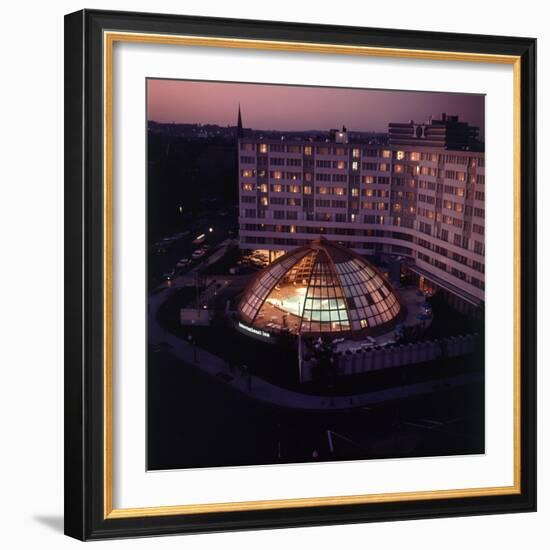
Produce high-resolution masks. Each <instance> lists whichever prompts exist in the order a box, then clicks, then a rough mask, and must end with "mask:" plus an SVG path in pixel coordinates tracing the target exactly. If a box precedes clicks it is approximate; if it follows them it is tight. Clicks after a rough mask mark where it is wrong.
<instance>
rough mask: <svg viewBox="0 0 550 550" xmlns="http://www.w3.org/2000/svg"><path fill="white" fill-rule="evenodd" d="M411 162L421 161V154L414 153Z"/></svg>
mask: <svg viewBox="0 0 550 550" xmlns="http://www.w3.org/2000/svg"><path fill="white" fill-rule="evenodd" d="M411 160H420V153H418V152H417V151H412V152H411Z"/></svg>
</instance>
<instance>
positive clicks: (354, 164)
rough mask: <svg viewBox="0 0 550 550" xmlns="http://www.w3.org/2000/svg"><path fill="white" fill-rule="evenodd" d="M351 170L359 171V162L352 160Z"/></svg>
mask: <svg viewBox="0 0 550 550" xmlns="http://www.w3.org/2000/svg"><path fill="white" fill-rule="evenodd" d="M351 169H352V170H359V162H358V161H357V160H354V161H353V162H352V163H351Z"/></svg>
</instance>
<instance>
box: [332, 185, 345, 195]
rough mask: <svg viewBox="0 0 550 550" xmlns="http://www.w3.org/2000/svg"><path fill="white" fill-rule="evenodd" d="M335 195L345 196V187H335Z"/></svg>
mask: <svg viewBox="0 0 550 550" xmlns="http://www.w3.org/2000/svg"><path fill="white" fill-rule="evenodd" d="M334 194H335V195H345V194H346V190H345V189H344V188H343V187H335V188H334Z"/></svg>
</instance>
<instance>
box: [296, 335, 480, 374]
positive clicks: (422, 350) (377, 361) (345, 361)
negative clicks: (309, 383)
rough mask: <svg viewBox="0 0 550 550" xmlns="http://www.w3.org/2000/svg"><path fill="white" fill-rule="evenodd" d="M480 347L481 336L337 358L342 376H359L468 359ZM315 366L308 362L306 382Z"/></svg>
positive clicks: (355, 353) (381, 348)
mask: <svg viewBox="0 0 550 550" xmlns="http://www.w3.org/2000/svg"><path fill="white" fill-rule="evenodd" d="M478 343H479V336H478V335H477V334H468V335H464V336H452V337H449V338H442V339H440V340H431V341H426V342H415V343H412V344H397V345H395V344H394V345H389V346H385V347H380V348H378V349H375V348H370V349H362V350H357V351H353V352H351V351H348V352H343V353H336V354H335V355H334V358H335V361H336V365H337V368H338V373H339V374H340V375H348V374H358V373H362V372H369V371H374V370H382V369H389V368H392V367H401V366H404V365H412V364H415V363H424V362H426V361H433V360H435V359H442V358H449V357H460V356H462V355H468V354H470V353H473V352H474V351H475V349H476V347H477V345H478ZM314 366H315V365H314V364H313V363H312V362H304V365H303V370H302V376H303V379H304V380H311V371H312V368H314Z"/></svg>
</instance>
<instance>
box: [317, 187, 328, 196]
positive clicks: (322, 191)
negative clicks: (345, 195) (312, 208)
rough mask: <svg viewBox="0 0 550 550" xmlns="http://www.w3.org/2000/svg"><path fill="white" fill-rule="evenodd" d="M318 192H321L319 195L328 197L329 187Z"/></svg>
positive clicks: (321, 188) (320, 188) (319, 189)
mask: <svg viewBox="0 0 550 550" xmlns="http://www.w3.org/2000/svg"><path fill="white" fill-rule="evenodd" d="M318 192H319V195H327V194H328V187H319V188H318Z"/></svg>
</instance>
